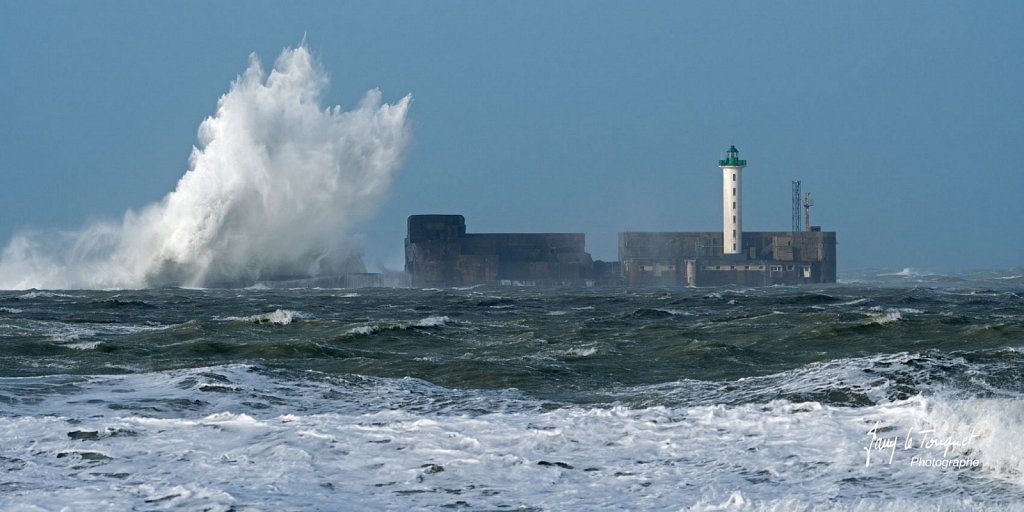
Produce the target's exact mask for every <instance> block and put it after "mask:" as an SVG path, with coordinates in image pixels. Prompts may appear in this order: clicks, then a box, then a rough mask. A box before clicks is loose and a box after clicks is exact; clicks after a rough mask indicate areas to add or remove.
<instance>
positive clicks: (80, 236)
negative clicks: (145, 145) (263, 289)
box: [0, 45, 411, 289]
mask: <svg viewBox="0 0 1024 512" xmlns="http://www.w3.org/2000/svg"><path fill="white" fill-rule="evenodd" d="M327 84H328V77H327V74H326V73H325V71H324V70H323V69H322V67H321V66H320V65H319V63H317V62H316V61H315V59H314V58H313V56H312V55H311V54H310V52H309V50H308V49H307V48H306V47H305V46H304V45H302V46H299V47H298V48H293V49H285V50H284V51H283V52H282V53H281V55H280V57H278V59H277V61H276V62H275V64H274V69H273V70H272V71H271V72H270V73H269V75H268V74H267V73H266V72H265V71H264V69H263V67H262V65H261V64H260V62H259V60H258V59H257V58H256V56H255V55H253V56H251V57H250V64H249V67H248V69H246V71H245V72H244V73H242V74H241V75H239V76H238V78H237V79H236V80H235V81H234V82H233V83H232V84H231V88H230V90H229V91H228V92H227V93H226V94H225V95H224V96H222V97H221V98H220V100H219V102H218V105H217V112H216V114H215V115H213V116H212V117H209V118H207V119H206V120H204V121H203V122H202V124H201V125H200V127H199V135H198V146H197V147H194V148H193V150H192V154H191V156H190V158H189V163H190V165H189V169H188V171H187V172H186V173H185V175H184V176H182V178H181V179H180V180H179V181H178V184H177V187H176V188H175V190H174V191H173V192H171V193H170V194H168V195H167V196H166V197H164V198H163V200H161V201H160V202H158V203H155V204H152V205H150V206H148V207H146V208H144V209H143V210H141V211H139V212H132V211H128V212H127V213H126V214H125V215H124V218H123V219H122V220H121V222H120V223H117V222H111V221H107V222H98V223H93V224H90V225H87V226H85V227H84V228H82V229H80V230H79V231H75V232H64V233H28V234H19V235H17V236H15V237H14V238H13V239H12V240H11V242H10V243H9V244H8V246H7V247H6V248H5V249H4V251H3V254H2V256H0V288H4V289H26V288H50V289H54V288H144V287H152V286H192V287H201V286H209V285H245V284H251V283H253V282H255V281H257V280H267V279H277V278H294V277H312V276H323V275H337V274H341V273H345V272H351V271H359V270H361V268H360V267H361V266H362V263H361V261H360V259H359V255H358V252H357V251H355V250H354V249H353V247H352V245H351V244H350V243H349V242H348V241H347V240H346V233H348V232H349V231H350V230H351V229H352V228H353V227H354V226H355V225H356V224H357V223H358V222H360V221H362V220H365V219H366V218H367V217H368V216H369V215H370V214H372V213H373V211H374V210H375V208H376V207H377V205H378V204H379V203H380V202H381V201H382V199H383V197H384V196H385V194H386V193H387V191H388V189H389V187H390V185H391V181H392V176H393V174H394V172H395V170H396V169H397V168H398V166H399V164H400V163H401V160H402V157H403V155H404V153H405V150H406V148H407V147H408V143H409V139H410V134H409V127H408V124H407V121H406V114H407V111H408V107H409V102H410V101H411V97H410V96H406V97H404V98H402V99H401V100H400V101H398V102H397V103H394V104H387V103H383V104H382V102H381V94H380V91H378V90H372V91H369V92H368V93H367V94H366V96H365V97H364V98H363V99H362V101H361V102H360V103H359V105H358V106H357V107H356V108H355V109H354V110H351V111H343V110H342V109H341V107H340V106H333V107H327V108H321V106H320V100H321V98H320V96H321V93H322V92H323V91H324V89H325V88H326V86H327Z"/></svg>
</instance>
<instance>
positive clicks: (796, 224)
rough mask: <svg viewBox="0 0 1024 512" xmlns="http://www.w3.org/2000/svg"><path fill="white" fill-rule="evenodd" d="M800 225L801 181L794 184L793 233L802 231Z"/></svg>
mask: <svg viewBox="0 0 1024 512" xmlns="http://www.w3.org/2000/svg"><path fill="white" fill-rule="evenodd" d="M801 230H803V227H802V226H801V225H800V181H799V180H797V181H794V182H793V231H801Z"/></svg>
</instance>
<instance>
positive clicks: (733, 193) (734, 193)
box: [732, 187, 736, 196]
mask: <svg viewBox="0 0 1024 512" xmlns="http://www.w3.org/2000/svg"><path fill="white" fill-rule="evenodd" d="M732 195H734V196H735V195H736V187H733V188H732Z"/></svg>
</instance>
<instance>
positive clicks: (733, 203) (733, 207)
mask: <svg viewBox="0 0 1024 512" xmlns="http://www.w3.org/2000/svg"><path fill="white" fill-rule="evenodd" d="M732 209H733V210H735V209H736V201H733V202H732Z"/></svg>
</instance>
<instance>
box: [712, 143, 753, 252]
mask: <svg viewBox="0 0 1024 512" xmlns="http://www.w3.org/2000/svg"><path fill="white" fill-rule="evenodd" d="M739 155H740V152H739V151H737V150H736V146H729V151H727V152H726V156H725V160H719V161H718V166H719V167H721V168H722V252H723V253H725V254H739V253H741V252H743V201H742V199H743V177H742V176H741V173H742V172H743V168H744V167H746V166H747V161H746V160H740V158H739Z"/></svg>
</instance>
